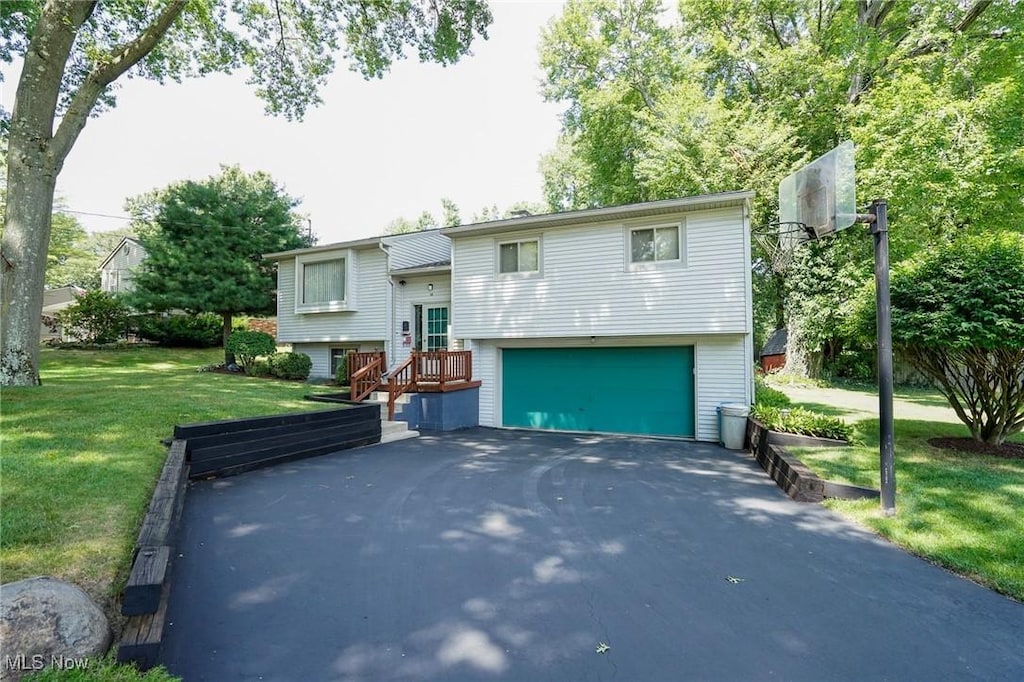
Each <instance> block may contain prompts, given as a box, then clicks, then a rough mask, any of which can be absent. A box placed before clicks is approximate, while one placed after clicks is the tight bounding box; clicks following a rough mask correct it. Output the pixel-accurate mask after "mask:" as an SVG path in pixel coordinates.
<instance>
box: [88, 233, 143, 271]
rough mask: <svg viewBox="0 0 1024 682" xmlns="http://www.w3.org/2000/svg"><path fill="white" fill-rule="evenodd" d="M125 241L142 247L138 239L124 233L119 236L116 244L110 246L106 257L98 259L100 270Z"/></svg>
mask: <svg viewBox="0 0 1024 682" xmlns="http://www.w3.org/2000/svg"><path fill="white" fill-rule="evenodd" d="M127 242H131V243H132V244H135V245H136V246H138V247H140V248H141V247H142V244H141V243H140V242H139V240H138V239H137V238H136V237H132V236H129V235H125V236H124V237H121V241H119V242H118V243H117V246H115V247H114V248H112V249H111V250H110V253H108V254H107V256H106V258H104V259H103V260H101V261H100V265H99V269H100V270H102V269H103V268H105V267H107V263H109V262H110V259H111V258H113V257H114V256H115V255H116V254H117V252H118V251H119V250H120V248H121V247H122V246H124V245H125V243H127Z"/></svg>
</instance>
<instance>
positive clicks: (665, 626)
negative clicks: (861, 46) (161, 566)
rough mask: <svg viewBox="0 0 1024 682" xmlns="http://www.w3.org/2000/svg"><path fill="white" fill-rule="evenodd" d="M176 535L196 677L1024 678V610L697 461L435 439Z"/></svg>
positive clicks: (210, 506) (473, 438)
mask: <svg viewBox="0 0 1024 682" xmlns="http://www.w3.org/2000/svg"><path fill="white" fill-rule="evenodd" d="M181 528H182V530H181V537H180V540H179V548H178V551H179V552H180V556H179V557H178V559H177V563H176V565H175V567H174V580H173V584H172V591H171V604H170V609H169V614H168V621H169V625H168V630H167V634H166V635H165V640H164V648H163V652H162V661H163V663H164V664H165V665H166V666H167V667H168V668H169V669H170V670H171V672H173V673H175V674H177V675H181V676H183V677H184V679H185V680H186V681H191V680H236V679H247V680H519V681H524V682H526V681H535V680H565V681H574V680H612V679H617V680H686V679H724V680H762V679H781V680H793V679H803V680H829V679H857V680H864V679H891V680H943V679H948V680H953V679H956V680H962V679H981V680H1020V679H1024V644H1022V642H1024V605H1021V604H1019V603H1016V602H1013V601H1011V600H1009V599H1006V598H1004V597H1001V596H999V595H997V594H995V593H993V592H991V591H989V590H986V589H984V588H982V587H979V586H977V585H975V584H973V583H971V582H969V581H966V580H963V579H961V578H958V577H956V576H954V575H952V574H950V573H948V572H946V571H944V570H942V569H940V568H937V567H934V566H932V565H930V564H928V563H926V562H924V561H922V560H919V559H917V558H915V557H912V556H910V555H908V554H906V553H904V552H902V551H900V550H898V549H896V548H894V547H893V546H891V545H889V544H887V543H885V542H883V541H881V540H879V539H878V538H876V537H875V536H873V535H871V534H870V533H867V532H865V531H863V530H860V529H858V528H857V527H856V526H854V525H853V524H851V523H850V522H848V521H845V520H843V519H841V518H839V517H838V516H836V515H834V514H832V513H831V512H829V511H827V510H825V509H823V508H821V507H819V506H816V505H805V504H797V503H795V502H792V501H790V500H789V499H788V498H786V497H785V496H784V495H783V494H782V493H781V492H780V491H779V490H778V488H777V487H776V486H775V485H774V483H772V482H771V481H770V480H768V478H767V477H766V476H765V475H764V474H763V473H762V472H761V470H760V469H759V467H758V466H757V464H756V463H754V462H753V461H752V460H751V459H749V458H748V457H747V456H746V455H744V454H743V453H733V452H729V451H727V450H723V449H721V448H718V447H716V446H713V445H708V444H700V443H680V442H669V441H657V440H646V439H637V438H624V437H623V438H616V437H598V436H595V437H587V436H570V435H560V434H547V433H527V432H508V431H497V430H489V429H474V430H470V431H464V432H459V433H457V434H452V435H447V434H446V435H438V436H425V437H421V438H419V439H416V440H409V441H401V442H397V443H391V444H388V445H381V446H376V447H369V448H362V449H358V450H350V451H347V452H343V453H339V454H337V455H331V456H327V457H320V458H316V459H311V460H306V461H303V462H299V463H295V464H290V465H282V466H278V467H274V468H270V469H265V470H261V471H256V472H252V473H248V474H244V475H241V476H236V477H232V478H226V479H222V480H214V481H204V482H199V483H196V484H193V485H192V486H191V489H190V491H189V494H188V498H187V501H186V507H185V511H184V518H183V522H182V525H181ZM601 644H604V645H606V646H607V647H610V648H608V649H607V650H606V651H605V652H604V653H598V648H599V647H600V645H601ZM600 648H604V647H600Z"/></svg>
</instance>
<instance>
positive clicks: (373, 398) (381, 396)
mask: <svg viewBox="0 0 1024 682" xmlns="http://www.w3.org/2000/svg"><path fill="white" fill-rule="evenodd" d="M410 400H412V398H411V397H410V396H409V394H408V393H403V394H402V395H400V396H398V399H397V400H396V401H395V407H396V408H397V406H398V405H404V404H408V402H409V401H410ZM366 402H373V403H384V404H385V405H387V404H388V392H387V391H374V392H373V393H371V394H370V397H369V398H367V399H366Z"/></svg>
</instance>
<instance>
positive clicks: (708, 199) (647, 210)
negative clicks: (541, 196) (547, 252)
mask: <svg viewBox="0 0 1024 682" xmlns="http://www.w3.org/2000/svg"><path fill="white" fill-rule="evenodd" d="M753 198H754V193H753V192H751V191H749V190H743V191H736V192H720V193H718V194H703V195H700V196H694V197H682V198H679V199H666V200H663V201H646V202H643V203H639V204H625V205H622V206H606V207H604V208H588V209H583V210H580V211H565V212H562V213H545V214H543V215H531V216H524V217H520V218H507V219H505V220H494V221H490V222H486V223H474V224H471V225H459V226H457V227H446V228H443V229H442V230H441V234H444V235H447V236H448V237H452V238H455V237H461V236H463V235H474V236H476V235H485V234H496V233H500V232H512V231H516V230H528V229H540V228H545V229H547V228H552V227H564V226H568V225H578V224H580V223H583V222H603V221H610V220H629V219H632V218H646V217H655V216H659V215H669V214H672V213H680V212H683V211H695V210H698V209H712V208H726V207H732V206H742V205H744V204H745V203H747V202H748V201H750V200H751V199H753Z"/></svg>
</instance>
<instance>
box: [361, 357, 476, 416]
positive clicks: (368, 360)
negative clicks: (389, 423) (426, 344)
mask: <svg viewBox="0 0 1024 682" xmlns="http://www.w3.org/2000/svg"><path fill="white" fill-rule="evenodd" d="M386 367H387V357H386V356H385V355H384V353H382V352H374V353H349V354H348V371H349V384H350V386H351V388H352V400H353V401H356V402H359V401H362V400H365V399H366V397H367V396H369V395H370V394H371V393H373V392H374V391H377V390H385V389H386V390H387V392H388V419H389V420H391V419H394V418H395V401H397V400H398V397H399V396H401V395H402V394H404V393H448V392H450V391H462V390H465V389H467V388H477V387H478V386H480V382H479V381H474V380H473V354H472V353H471V352H470V351H468V350H433V351H418V350H414V351H412V352H411V353H410V354H409V357H408V358H407V359H406V361H405V362H403V363H402V364H401V365H399V366H398V367H396V368H395V370H394V371H393V372H391V373H390V374H389V375H388V377H387V382H385V381H384V370H385V368H386Z"/></svg>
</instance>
